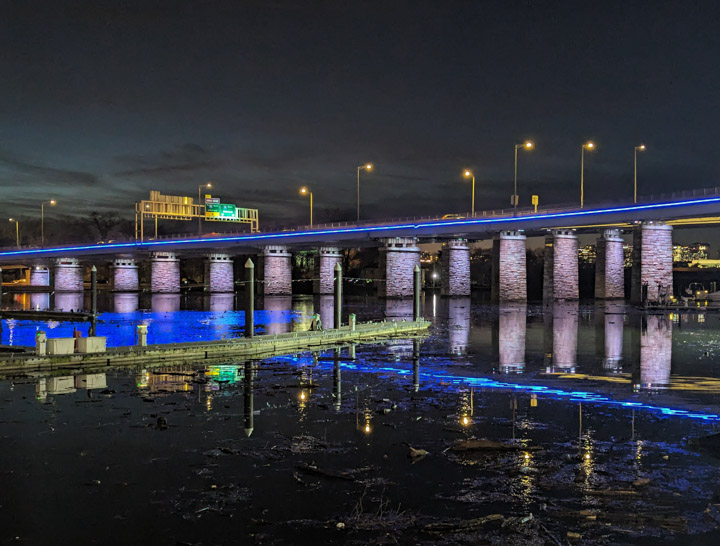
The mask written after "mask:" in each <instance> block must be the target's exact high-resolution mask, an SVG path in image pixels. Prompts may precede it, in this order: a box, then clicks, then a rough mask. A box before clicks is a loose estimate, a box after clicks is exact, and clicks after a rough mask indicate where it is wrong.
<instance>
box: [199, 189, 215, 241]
mask: <svg viewBox="0 0 720 546" xmlns="http://www.w3.org/2000/svg"><path fill="white" fill-rule="evenodd" d="M203 188H208V189H210V188H212V183H211V182H208V183H207V184H200V185H199V186H198V205H201V204H202V202H201V199H200V192H201V191H202V189H203ZM201 220H202V216H201V215H200V209H198V235H202V223H201Z"/></svg>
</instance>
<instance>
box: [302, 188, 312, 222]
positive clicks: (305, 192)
mask: <svg viewBox="0 0 720 546" xmlns="http://www.w3.org/2000/svg"><path fill="white" fill-rule="evenodd" d="M300 195H310V227H311V228H312V225H313V217H312V214H313V198H312V192H311V191H310V190H309V189H308V188H307V186H303V187H302V188H300Z"/></svg>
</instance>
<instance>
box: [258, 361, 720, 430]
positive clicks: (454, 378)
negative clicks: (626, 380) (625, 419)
mask: <svg viewBox="0 0 720 546" xmlns="http://www.w3.org/2000/svg"><path fill="white" fill-rule="evenodd" d="M272 360H291V361H293V362H296V363H297V364H298V365H301V366H307V365H308V364H312V359H311V358H302V359H301V358H298V357H279V358H278V357H275V358H273V359H272ZM340 365H341V367H342V369H347V370H352V371H357V372H361V373H377V372H386V373H392V374H397V375H412V373H413V371H412V369H406V368H394V367H392V366H365V365H362V364H357V363H355V362H342V360H341V362H340ZM318 367H320V368H323V369H328V370H331V369H332V363H330V364H328V363H327V361H326V360H323V361H322V362H320V363H318ZM418 376H419V377H421V378H422V379H423V380H424V381H425V382H426V383H440V382H444V383H451V384H453V385H467V386H469V387H475V388H483V389H502V390H514V391H517V392H527V393H532V394H537V395H541V396H547V397H549V398H556V399H564V400H572V401H579V402H590V403H593V404H603V405H606V406H620V407H624V408H633V409H641V410H646V411H650V412H655V413H661V414H663V415H668V416H673V417H685V418H687V419H695V420H698V421H704V422H716V421H718V422H720V415H718V414H716V413H701V412H692V411H688V410H684V409H675V408H668V407H664V406H654V405H651V404H644V403H642V402H631V401H626V400H613V399H611V398H609V397H607V396H603V395H601V394H597V393H593V392H587V391H566V390H562V389H555V388H551V387H548V386H545V385H523V384H520V383H509V382H506V381H496V380H495V379H490V378H487V377H472V376H463V375H452V374H447V373H442V372H423V371H421V372H419V374H418Z"/></svg>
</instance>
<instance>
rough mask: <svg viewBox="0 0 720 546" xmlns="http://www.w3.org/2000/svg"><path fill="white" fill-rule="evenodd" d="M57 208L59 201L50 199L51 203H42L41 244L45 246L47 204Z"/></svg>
mask: <svg viewBox="0 0 720 546" xmlns="http://www.w3.org/2000/svg"><path fill="white" fill-rule="evenodd" d="M46 203H47V204H48V205H51V206H53V207H54V206H55V205H56V204H57V201H55V199H50V201H43V202H41V203H40V244H41V246H45V204H46Z"/></svg>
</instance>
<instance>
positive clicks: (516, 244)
mask: <svg viewBox="0 0 720 546" xmlns="http://www.w3.org/2000/svg"><path fill="white" fill-rule="evenodd" d="M525 241H526V237H525V235H523V234H522V233H520V232H518V231H501V232H500V233H498V234H497V235H496V236H495V238H494V239H493V268H492V286H491V292H490V297H491V298H492V300H493V301H495V302H505V301H506V302H523V301H527V266H526V251H525Z"/></svg>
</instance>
